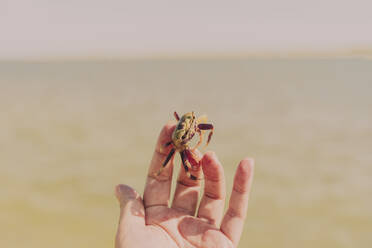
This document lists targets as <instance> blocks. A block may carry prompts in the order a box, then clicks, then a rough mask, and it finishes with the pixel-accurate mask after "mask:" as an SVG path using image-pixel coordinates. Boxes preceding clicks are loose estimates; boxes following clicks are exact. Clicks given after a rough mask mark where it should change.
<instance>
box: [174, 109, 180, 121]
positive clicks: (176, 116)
mask: <svg viewBox="0 0 372 248" xmlns="http://www.w3.org/2000/svg"><path fill="white" fill-rule="evenodd" d="M173 114H174V118H176V120H177V121H179V120H180V117H179V116H178V114H177V112H176V111H174V113H173Z"/></svg>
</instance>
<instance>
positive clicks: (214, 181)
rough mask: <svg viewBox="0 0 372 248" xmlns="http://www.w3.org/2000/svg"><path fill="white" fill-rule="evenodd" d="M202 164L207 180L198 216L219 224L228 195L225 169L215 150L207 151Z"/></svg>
mask: <svg viewBox="0 0 372 248" xmlns="http://www.w3.org/2000/svg"><path fill="white" fill-rule="evenodd" d="M201 164H202V168H203V173H204V179H205V181H204V194H203V197H202V199H201V202H200V206H199V210H198V217H199V218H204V219H206V220H208V222H209V223H210V224H213V225H216V226H218V225H219V223H220V221H221V219H222V214H223V209H224V205H225V196H226V189H225V176H224V171H223V168H222V165H221V163H220V162H219V161H218V159H217V156H216V154H215V153H214V152H207V153H205V155H204V156H203V158H202V161H201Z"/></svg>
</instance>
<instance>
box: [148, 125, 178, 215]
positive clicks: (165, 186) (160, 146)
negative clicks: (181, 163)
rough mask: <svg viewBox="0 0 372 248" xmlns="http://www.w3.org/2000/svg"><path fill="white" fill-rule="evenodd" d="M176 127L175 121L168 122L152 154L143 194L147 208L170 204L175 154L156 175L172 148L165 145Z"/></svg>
mask: <svg viewBox="0 0 372 248" xmlns="http://www.w3.org/2000/svg"><path fill="white" fill-rule="evenodd" d="M175 127H176V123H175V122H173V121H172V122H168V123H167V124H166V125H165V126H164V127H163V129H162V130H161V132H160V135H159V138H158V141H157V143H156V146H155V151H154V155H153V156H152V160H151V163H150V167H149V169H148V174H147V180H146V186H145V191H144V194H143V201H144V205H145V209H147V208H149V207H152V206H168V204H169V196H170V190H171V183H172V180H171V179H172V168H173V157H174V155H173V156H172V158H171V159H170V161H169V162H168V164H167V165H166V167H164V170H163V171H162V172H161V174H160V175H158V176H156V175H155V173H156V172H158V171H159V169H160V168H161V167H162V164H163V163H164V161H165V160H166V158H167V156H168V154H169V152H170V151H171V149H172V147H170V146H168V147H164V144H165V143H167V142H169V141H170V139H171V135H172V132H173V130H174V128H175Z"/></svg>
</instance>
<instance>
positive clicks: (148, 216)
mask: <svg viewBox="0 0 372 248" xmlns="http://www.w3.org/2000/svg"><path fill="white" fill-rule="evenodd" d="M174 128H175V123H173V122H172V123H168V124H166V125H165V126H164V128H163V129H162V131H161V133H160V136H159V139H158V142H157V145H156V148H155V152H154V155H153V158H152V161H151V164H150V167H149V171H148V176H147V182H146V187H145V192H144V196H143V200H142V198H141V197H140V195H139V194H138V193H137V192H136V191H134V190H133V189H132V188H131V187H129V186H127V185H118V186H117V187H116V196H117V198H118V200H119V202H120V219H119V227H118V231H117V235H116V242H115V245H116V248H129V247H138V248H145V247H162V248H167V247H169V248H177V247H197V248H202V247H203V248H207V247H208V248H209V247H221V248H222V247H236V246H237V244H238V242H239V240H240V235H241V232H242V229H243V225H244V219H245V216H246V212H247V207H248V198H249V191H250V185H251V182H252V176H253V160H252V159H244V160H242V161H241V162H240V164H239V166H238V168H237V172H236V174H235V178H234V186H233V190H232V193H231V197H230V202H229V207H228V210H227V211H226V213H225V215H223V209H224V205H225V195H226V189H225V178H224V172H223V167H222V166H221V164H220V162H219V161H218V159H217V157H216V155H215V154H214V153H213V152H207V153H206V154H205V155H204V156H203V157H202V158H201V168H202V169H200V168H199V169H198V170H197V171H194V172H193V174H194V175H196V176H199V177H200V176H201V174H202V173H203V174H204V179H205V183H204V193H203V196H202V199H201V201H200V204H199V208H198V209H197V205H198V198H199V192H200V187H201V181H200V180H191V179H189V178H188V177H187V176H186V173H185V172H184V170H180V173H179V175H178V180H177V186H176V190H175V194H174V199H173V202H172V204H171V207H169V201H170V191H171V182H172V169H173V158H172V160H171V161H170V164H169V165H168V166H167V167H166V169H165V170H163V172H162V174H161V175H160V176H159V177H155V176H154V173H155V172H156V171H158V170H159V168H160V167H161V166H162V163H163V162H164V160H165V158H166V156H167V154H168V152H169V149H170V148H168V149H165V148H163V146H162V145H163V144H165V143H166V142H168V141H169V139H170V136H171V133H172V132H173V130H174ZM195 215H196V217H195ZM221 221H222V222H221Z"/></svg>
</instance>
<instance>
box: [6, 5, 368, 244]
mask: <svg viewBox="0 0 372 248" xmlns="http://www.w3.org/2000/svg"><path fill="white" fill-rule="evenodd" d="M371 9H372V3H371V2H370V1H364V0H355V1H340V0H337V1H336V0H322V1H302V0H301V1H293V0H283V1H258V0H252V1H217V2H216V1H202V2H201V1H194V0H192V1H187V2H179V1H178V2H177V1H176V2H175V1H170V0H166V1H156V2H149V1H147V2H142V1H136V2H132V1H113V0H112V1H97V0H93V1H92V0H91V1H85V0H76V1H44V0H34V1H26V0H20V1H10V0H5V1H4V0H2V1H0V182H1V187H0V196H1V197H0V246H1V247H28V248H30V247H51V246H52V247H56V248H57V247H97V248H98V247H113V244H114V236H115V232H116V227H117V220H118V212H119V207H118V204H117V202H116V199H115V197H114V193H113V192H114V186H115V185H116V184H118V183H125V184H129V185H131V186H133V187H134V188H135V189H136V190H137V191H139V192H142V191H143V188H144V183H145V174H146V171H147V166H148V164H149V161H150V159H151V156H152V153H153V149H154V145H155V142H156V138H157V136H158V133H159V131H160V129H161V128H162V126H163V124H164V123H165V122H167V121H168V120H169V119H172V118H173V116H172V113H173V111H175V110H176V111H178V112H179V113H180V114H182V113H185V112H189V111H192V110H193V111H196V113H197V114H200V115H201V114H207V115H208V116H209V119H210V121H211V122H212V123H213V124H214V125H215V135H214V137H213V139H212V142H211V144H210V146H209V147H208V149H212V150H215V151H216V152H217V154H218V156H219V158H220V160H221V162H222V163H223V165H224V168H225V174H226V177H227V181H228V187H229V191H230V189H231V185H232V179H233V175H234V171H235V168H236V166H237V164H238V162H239V160H240V159H242V158H243V157H245V156H250V157H254V158H255V159H256V170H255V178H254V184H253V192H252V194H251V200H250V207H249V213H248V219H247V222H246V225H245V230H244V233H243V236H242V240H241V243H240V246H239V247H268V248H269V247H270V248H271V247H278V248H285V247H305V248H306V247H337V248H343V247H370V245H371V244H372V236H371V230H372V211H371V209H372V197H371V196H372V180H371V178H370V177H371V176H372V167H371V165H372V153H371V147H372V141H371V139H372V115H371V109H372V97H371V94H372V93H371V92H372V91H371V90H372V60H371V58H372V33H371V32H370V30H371V27H372V15H371V14H370V10H371ZM176 165H177V166H176V167H177V170H178V169H179V160H178V159H176ZM177 170H176V171H177Z"/></svg>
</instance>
